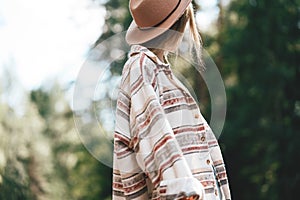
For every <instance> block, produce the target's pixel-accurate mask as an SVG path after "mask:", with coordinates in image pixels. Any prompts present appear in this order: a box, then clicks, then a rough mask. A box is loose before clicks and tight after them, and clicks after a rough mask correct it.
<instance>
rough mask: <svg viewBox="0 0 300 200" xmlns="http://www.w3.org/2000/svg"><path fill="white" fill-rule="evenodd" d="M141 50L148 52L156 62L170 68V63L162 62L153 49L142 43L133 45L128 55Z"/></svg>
mask: <svg viewBox="0 0 300 200" xmlns="http://www.w3.org/2000/svg"><path fill="white" fill-rule="evenodd" d="M141 52H143V53H144V54H146V55H147V56H148V57H149V58H150V59H151V60H153V62H154V63H155V64H157V65H159V66H162V67H167V68H169V66H170V65H169V64H168V63H164V62H162V61H161V60H160V59H159V58H158V57H157V56H156V55H155V54H154V53H153V52H152V51H150V50H149V49H147V48H146V47H144V46H141V45H132V46H131V49H130V52H129V54H128V55H129V56H133V55H134V54H137V53H141Z"/></svg>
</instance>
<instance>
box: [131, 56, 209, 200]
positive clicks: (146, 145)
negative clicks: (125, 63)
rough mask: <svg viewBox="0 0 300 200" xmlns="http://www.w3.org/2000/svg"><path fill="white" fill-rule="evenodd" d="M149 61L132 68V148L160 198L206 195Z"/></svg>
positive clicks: (200, 196) (198, 197)
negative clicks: (169, 116)
mask: <svg viewBox="0 0 300 200" xmlns="http://www.w3.org/2000/svg"><path fill="white" fill-rule="evenodd" d="M145 63H147V62H142V61H140V63H139V64H138V65H135V66H133V67H132V68H131V70H130V75H129V78H130V81H129V82H130V100H131V107H130V129H131V131H130V132H131V140H130V142H129V148H132V149H133V150H134V151H135V153H136V161H137V163H138V165H139V167H140V168H141V169H142V171H143V172H144V173H145V174H146V176H147V177H148V178H149V179H150V180H151V182H152V184H153V186H154V188H157V189H158V192H159V195H160V197H161V198H166V199H182V198H184V197H188V196H195V197H197V199H203V198H204V190H203V186H202V185H201V183H200V182H199V181H198V180H197V179H196V178H194V177H193V175H192V172H191V170H190V168H189V166H188V164H187V162H186V160H185V158H184V156H183V153H182V151H181V148H180V146H179V144H178V143H177V141H176V139H175V136H174V133H173V131H172V128H171V126H170V124H169V122H168V120H167V118H166V116H165V113H164V110H163V108H162V106H161V105H160V102H159V98H158V94H157V93H156V91H155V88H156V86H155V74H154V71H155V70H154V69H153V68H151V66H149V65H145Z"/></svg>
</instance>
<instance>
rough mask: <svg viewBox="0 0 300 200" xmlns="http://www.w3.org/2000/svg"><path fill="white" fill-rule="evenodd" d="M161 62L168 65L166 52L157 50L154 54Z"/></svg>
mask: <svg viewBox="0 0 300 200" xmlns="http://www.w3.org/2000/svg"><path fill="white" fill-rule="evenodd" d="M153 53H154V54H155V55H156V56H157V57H158V58H159V60H160V61H161V62H163V63H166V62H167V61H166V59H165V51H163V50H156V51H154V52H153Z"/></svg>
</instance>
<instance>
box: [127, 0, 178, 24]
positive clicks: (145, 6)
mask: <svg viewBox="0 0 300 200" xmlns="http://www.w3.org/2000/svg"><path fill="white" fill-rule="evenodd" d="M179 3H180V0H131V1H130V3H129V9H130V12H131V15H132V17H133V20H134V21H135V23H136V24H137V26H138V27H139V28H147V27H155V26H157V25H158V24H160V23H162V22H163V21H164V20H165V19H166V18H168V16H170V15H171V14H172V12H173V11H174V10H175V9H176V8H177V6H178V5H179Z"/></svg>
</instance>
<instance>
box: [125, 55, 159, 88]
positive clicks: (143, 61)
mask: <svg viewBox="0 0 300 200" xmlns="http://www.w3.org/2000/svg"><path fill="white" fill-rule="evenodd" d="M156 73H157V66H156V64H155V63H154V62H153V61H152V60H151V59H150V58H149V57H148V56H147V54H145V53H144V52H138V53H135V54H132V55H130V56H129V57H128V60H127V61H126V63H125V65H124V68H123V71H122V76H130V79H131V81H134V80H136V79H141V80H144V81H146V82H148V81H152V79H153V77H154V76H155V74H156Z"/></svg>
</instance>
